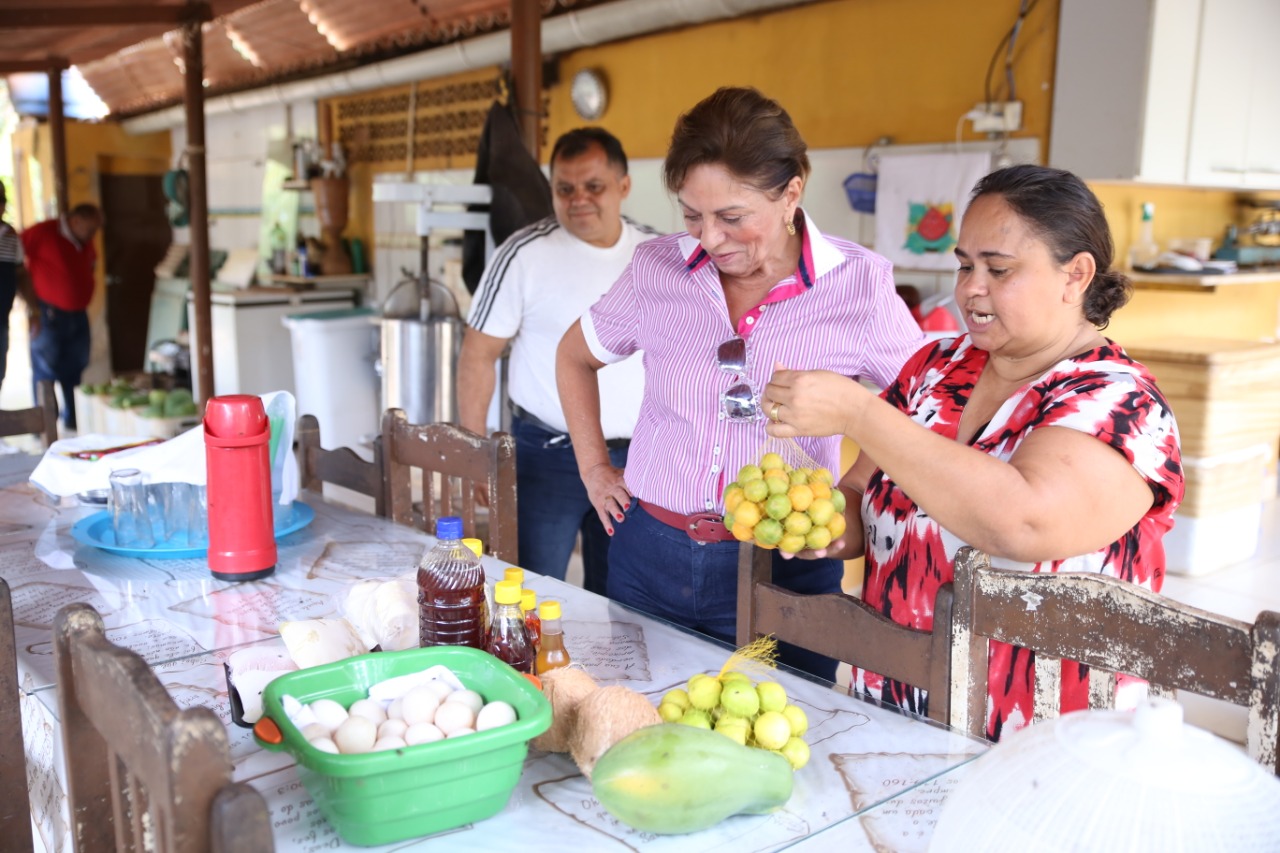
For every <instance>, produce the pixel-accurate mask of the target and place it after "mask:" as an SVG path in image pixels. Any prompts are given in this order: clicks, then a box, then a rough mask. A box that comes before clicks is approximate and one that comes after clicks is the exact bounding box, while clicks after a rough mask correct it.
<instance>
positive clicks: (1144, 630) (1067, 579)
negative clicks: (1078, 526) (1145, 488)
mask: <svg viewBox="0 0 1280 853" xmlns="http://www.w3.org/2000/svg"><path fill="white" fill-rule="evenodd" d="M955 572H956V575H955V643H954V645H953V647H952V674H953V678H954V680H953V682H952V684H953V692H952V697H951V707H952V710H953V719H952V725H954V726H956V727H957V728H961V729H966V730H968V731H969V732H970V733H971V734H975V735H979V736H981V735H983V734H984V733H985V724H986V710H987V644H988V641H990V640H999V641H1001V642H1004V643H1012V644H1014V645H1017V646H1022V647H1023V648H1026V649H1030V650H1032V651H1034V652H1035V710H1034V715H1035V716H1034V719H1036V720H1042V719H1048V718H1052V717H1056V716H1057V715H1058V711H1059V694H1060V689H1061V666H1060V664H1061V660H1062V659H1064V658H1065V659H1067V660H1074V661H1079V662H1081V663H1083V664H1085V665H1087V666H1088V667H1089V705H1090V707H1092V708H1110V707H1114V704H1115V673H1125V674H1127V675H1133V676H1137V677H1139V678H1143V679H1146V680H1147V681H1148V682H1149V683H1150V684H1151V686H1152V691H1153V692H1154V693H1162V694H1163V693H1168V692H1169V691H1172V690H1187V691H1190V692H1192V693H1197V694H1200V695H1202V696H1209V697H1212V698H1215V699H1222V700H1225V701H1227V702H1232V703H1234V704H1236V705H1243V706H1245V707H1247V708H1248V709H1249V723H1248V730H1247V732H1246V737H1245V744H1246V747H1247V749H1248V751H1249V755H1250V756H1251V757H1253V758H1254V759H1256V760H1257V761H1258V762H1260V763H1261V764H1262V765H1264V766H1265V767H1267V768H1268V769H1270V770H1273V771H1275V770H1277V765H1276V735H1277V711H1278V709H1280V672H1277V669H1276V655H1277V653H1278V652H1280V613H1275V612H1272V611H1264V612H1263V613H1261V614H1259V615H1258V620H1257V621H1256V622H1254V623H1253V624H1252V625H1249V624H1248V623H1245V622H1240V621H1238V620H1236V619H1230V618H1227V617H1225V616H1218V615H1216V614H1213V613H1209V612H1207V611H1204V610H1200V609H1198V608H1195V607H1191V606H1189V605H1186V604H1181V603H1179V602H1176V601H1174V600H1173V599H1170V598H1167V597H1165V596H1162V595H1159V594H1158V593H1154V592H1151V591H1149V590H1145V589H1143V588H1141V587H1139V586H1136V585H1134V584H1131V583H1127V582H1125V581H1122V580H1118V579H1117V578H1113V577H1108V576H1104V575H1096V574H1080V573H1065V572H1064V573H1061V574H1056V573H1032V572H1013V571H1006V570H1003V569H995V568H992V567H991V563H990V560H989V559H988V558H987V555H986V554H983V553H982V552H981V551H978V550H975V549H973V548H962V549H961V550H960V553H959V554H957V555H956V568H955Z"/></svg>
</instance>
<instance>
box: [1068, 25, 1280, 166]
mask: <svg viewBox="0 0 1280 853" xmlns="http://www.w3.org/2000/svg"><path fill="white" fill-rule="evenodd" d="M1277 46H1280V2H1278V0H1146V1H1145V2H1116V0H1062V6H1061V15H1060V18H1059V24H1058V56H1057V69H1056V72H1055V80H1054V99H1053V132H1052V135H1051V137H1050V145H1049V162H1050V163H1051V164H1052V165H1054V166H1058V167H1060V168H1064V169H1070V170H1071V171H1073V172H1075V173H1077V174H1079V175H1080V176H1081V177H1084V178H1087V179H1101V180H1138V181H1149V182H1153V183H1169V184H1193V185H1199V186H1218V187H1251V188H1262V189H1266V188H1280V77H1277V75H1276V74H1275V73H1274V69H1273V66H1274V59H1273V57H1274V54H1275V51H1276V49H1277Z"/></svg>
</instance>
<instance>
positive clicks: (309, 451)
mask: <svg viewBox="0 0 1280 853" xmlns="http://www.w3.org/2000/svg"><path fill="white" fill-rule="evenodd" d="M297 438H298V468H299V469H300V475H301V476H300V479H301V481H302V488H304V489H310V490H311V491H313V492H320V491H323V489H324V484H325V483H332V484H334V485H335V486H341V487H342V488H344V489H350V490H351V491H353V492H359V493H360V494H362V495H368V496H369V497H371V498H373V503H374V513H375V514H377V515H384V516H385V515H386V514H387V486H386V482H385V479H384V474H383V465H382V441H381V439H379V440H377V441H375V442H374V443H373V461H372V462H366V461H365V460H363V459H361V458H360V457H359V456H358V455H357V454H356V452H355V451H353V450H352V449H351V448H349V447H337V448H334V449H333V450H325V449H324V448H323V447H321V446H320V421H318V420H317V419H316V416H315V415H303V416H302V417H300V418H298V430H297Z"/></svg>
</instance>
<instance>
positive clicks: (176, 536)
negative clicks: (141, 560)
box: [151, 483, 195, 545]
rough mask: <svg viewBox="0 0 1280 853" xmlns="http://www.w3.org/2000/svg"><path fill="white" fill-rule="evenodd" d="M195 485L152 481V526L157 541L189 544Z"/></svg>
mask: <svg viewBox="0 0 1280 853" xmlns="http://www.w3.org/2000/svg"><path fill="white" fill-rule="evenodd" d="M194 489H195V486H192V485H191V484H190V483H152V484H151V500H152V510H153V517H152V522H153V524H152V527H153V532H154V533H155V535H156V540H157V541H158V542H165V543H169V544H173V545H185V544H189V539H190V528H191V512H192V502H193V501H194V500H195V495H194V491H193V490H194Z"/></svg>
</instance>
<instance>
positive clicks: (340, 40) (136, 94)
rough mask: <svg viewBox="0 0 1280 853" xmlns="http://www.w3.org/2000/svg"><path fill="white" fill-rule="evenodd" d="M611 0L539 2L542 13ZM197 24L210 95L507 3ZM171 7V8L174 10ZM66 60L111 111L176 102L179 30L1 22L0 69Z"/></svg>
mask: <svg viewBox="0 0 1280 853" xmlns="http://www.w3.org/2000/svg"><path fill="white" fill-rule="evenodd" d="M36 2H37V0H17V2H15V0H0V16H3V15H4V14H5V13H6V12H9V13H14V12H15V10H31V9H34V8H35V7H36ZM606 2H609V0H541V5H542V10H543V15H544V16H546V15H553V14H556V13H557V12H559V11H562V10H564V9H566V8H568V7H579V8H580V7H584V6H590V5H599V4H601V3H606ZM182 5H183V4H181V3H174V2H171V0H170V2H166V1H165V0H131V2H119V0H76V2H74V3H72V2H61V0H55V2H53V3H52V4H49V3H46V4H45V5H44V6H41V7H39V8H40V10H41V14H47V13H48V11H49V9H50V8H51V6H52V8H53V9H54V10H56V11H59V12H64V13H65V18H66V19H67V20H76V16H77V13H80V14H81V15H83V14H84V12H85V10H86V9H89V8H90V7H92V8H95V9H102V8H109V9H115V10H130V9H132V10H140V9H142V10H146V9H151V10H155V9H157V8H163V9H169V10H175V9H177V8H179V7H181V6H182ZM208 6H209V7H210V10H211V12H212V14H213V15H214V16H215V17H214V19H213V20H212V21H210V22H208V23H206V24H204V25H203V28H202V31H203V33H204V65H205V71H204V80H205V86H206V92H207V93H208V94H210V95H213V94H220V93H224V92H229V91H236V90H240V89H248V88H254V87H257V86H262V85H266V84H268V83H272V82H276V81H279V80H285V79H296V78H298V77H302V76H309V75H312V74H320V73H325V72H327V71H330V70H334V69H336V68H348V67H352V66H355V65H361V64H365V63H368V62H374V61H378V60H381V59H386V58H389V57H392V56H398V55H402V54H404V53H410V52H413V51H415V50H423V49H426V48H429V47H434V46H437V45H440V44H444V43H447V42H450V41H454V40H457V39H460V38H466V37H468V36H472V35H475V34H478V33H484V32H490V31H493V30H497V29H504V28H506V27H508V26H509V25H510V21H511V6H510V0H376V2H370V0H258V2H254V0H210V1H209V2H208ZM175 14H176V12H175ZM57 59H63V60H65V61H69V62H70V63H71V64H74V65H77V66H78V67H79V69H80V72H81V73H82V74H83V75H84V78H85V80H86V81H87V82H88V83H89V85H90V86H92V87H93V89H94V91H95V92H96V93H97V94H98V96H99V97H100V98H101V99H102V100H103V101H104V102H105V103H106V104H107V106H108V107H109V108H110V110H111V112H112V113H113V114H115V115H133V114H137V113H143V112H148V111H150V110H153V109H158V108H161V107H165V106H169V105H172V104H175V103H178V102H180V101H181V100H182V91H183V78H182V44H181V39H180V36H179V30H177V29H176V27H175V26H173V25H172V24H171V25H165V24H116V25H111V26H75V27H66V28H62V27H57V28H54V27H37V28H19V29H10V28H5V32H4V38H3V39H0V68H4V67H5V66H8V68H9V69H10V70H12V69H13V68H14V67H15V65H14V64H15V63H42V62H43V63H47V62H50V61H53V60H57Z"/></svg>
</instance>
